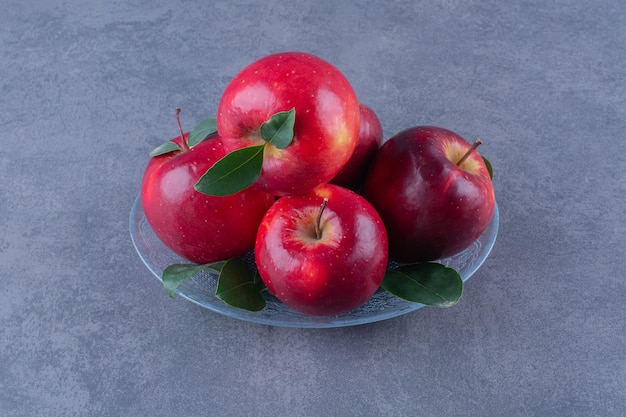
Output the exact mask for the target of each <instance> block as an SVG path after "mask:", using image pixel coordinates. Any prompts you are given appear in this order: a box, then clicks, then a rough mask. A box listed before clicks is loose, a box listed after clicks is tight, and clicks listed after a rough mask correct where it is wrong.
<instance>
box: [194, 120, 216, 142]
mask: <svg viewBox="0 0 626 417" xmlns="http://www.w3.org/2000/svg"><path fill="white" fill-rule="evenodd" d="M215 132H217V123H216V121H215V119H205V120H203V121H201V122H200V123H198V124H197V125H196V126H195V127H194V128H193V130H192V131H191V132H189V137H188V138H187V144H188V145H189V146H195V145H197V144H198V143H200V142H202V141H203V140H205V139H206V138H207V137H208V136H209V135H211V134H213V133H215Z"/></svg>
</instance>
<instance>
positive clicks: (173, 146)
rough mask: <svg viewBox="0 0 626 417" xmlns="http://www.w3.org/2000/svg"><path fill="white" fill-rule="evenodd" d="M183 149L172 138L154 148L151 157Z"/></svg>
mask: <svg viewBox="0 0 626 417" xmlns="http://www.w3.org/2000/svg"><path fill="white" fill-rule="evenodd" d="M182 150H183V149H182V148H181V147H180V146H178V144H177V143H176V142H173V141H171V140H170V141H168V142H165V143H163V144H161V145H159V146H157V147H156V148H154V149H153V150H152V151H151V152H150V157H155V156H159V155H165V154H166V153H170V152H174V151H182Z"/></svg>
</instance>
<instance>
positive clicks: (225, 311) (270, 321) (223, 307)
mask: <svg viewBox="0 0 626 417" xmlns="http://www.w3.org/2000/svg"><path fill="white" fill-rule="evenodd" d="M138 215H140V216H138ZM136 217H140V218H141V219H142V220H145V215H144V214H143V208H142V207H141V198H140V195H138V196H137V197H136V198H135V200H134V202H133V205H132V208H131V211H130V216H129V231H130V235H131V241H132V243H133V246H134V248H135V250H136V252H137V254H138V255H139V258H140V259H141V261H142V262H143V264H144V265H145V266H146V267H147V268H148V270H149V271H150V272H151V273H152V275H154V276H155V277H156V278H157V279H158V280H159V282H161V273H162V270H159V269H158V267H156V266H155V265H151V264H150V263H149V261H148V259H146V256H145V254H144V253H143V252H142V250H141V248H140V247H139V242H138V241H137V238H138V237H137V236H135V234H134V233H133V231H134V229H135V226H136V225H137V224H136V223H137V222H136V220H137V219H136ZM147 227H148V228H149V225H147ZM498 228H499V208H498V204H497V203H496V204H495V207H494V213H493V217H492V220H491V223H490V225H489V227H488V228H487V229H488V230H487V231H489V232H490V235H491V239H490V240H489V241H488V245H487V246H486V247H485V248H484V251H483V252H482V253H481V254H480V261H479V262H476V263H474V264H472V267H471V268H470V269H469V270H468V271H467V272H465V273H464V274H462V279H463V281H464V282H465V281H467V280H468V279H469V278H470V277H471V276H472V275H474V273H475V272H476V271H477V270H478V269H479V268H480V267H481V266H482V264H483V263H484V262H485V260H486V259H487V257H488V256H489V254H490V253H491V250H492V249H493V246H494V245H495V241H496V238H497V234H498ZM150 230H151V229H150ZM487 231H485V234H486V233H487ZM152 233H153V232H152ZM481 237H482V236H481ZM479 239H480V238H479ZM172 254H173V252H172ZM181 259H182V258H181ZM181 262H186V261H184V260H181ZM444 263H445V262H444ZM185 284H186V283H183V284H181V286H180V287H179V289H178V290H177V295H178V296H180V297H182V298H184V299H186V300H188V301H191V302H192V303H194V304H196V305H198V306H200V307H203V308H206V309H208V310H210V311H213V312H215V313H218V314H221V315H224V316H227V317H230V318H235V319H239V320H243V321H248V322H252V323H257V324H264V325H271V326H277V327H292V328H335V327H347V326H355V325H361V324H367V323H375V322H378V321H383V320H388V319H391V318H394V317H399V316H401V315H404V314H408V313H410V312H413V311H415V310H418V309H420V308H421V307H423V305H422V304H419V303H412V302H409V301H404V300H399V302H400V303H402V305H403V306H404V308H402V309H393V310H391V309H390V311H382V312H380V311H379V312H377V313H376V314H373V315H371V316H369V317H366V318H365V319H364V318H363V317H355V318H353V319H351V318H350V317H349V314H350V313H346V314H344V315H340V316H323V317H316V316H306V315H302V317H301V320H300V321H284V320H280V319H277V318H276V317H266V316H263V315H259V314H257V313H255V312H250V311H246V310H242V309H238V308H236V307H232V306H229V305H227V304H225V303H223V302H222V301H221V300H218V299H217V297H215V296H214V295H213V297H215V299H216V300H218V301H219V303H216V305H211V304H208V303H204V302H202V301H200V300H197V299H195V298H194V297H193V294H189V293H187V292H186V291H185ZM379 291H384V290H379Z"/></svg>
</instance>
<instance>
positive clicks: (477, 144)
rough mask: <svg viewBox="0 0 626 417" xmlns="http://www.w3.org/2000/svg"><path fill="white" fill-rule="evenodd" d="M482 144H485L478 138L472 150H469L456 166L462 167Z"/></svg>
mask: <svg viewBox="0 0 626 417" xmlns="http://www.w3.org/2000/svg"><path fill="white" fill-rule="evenodd" d="M481 143H483V141H482V140H480V138H476V141H475V142H474V144H473V145H472V147H471V148H469V149H468V150H467V152H465V155H463V156H462V157H461V159H459V162H457V163H456V166H458V167H460V166H461V164H462V163H463V162H465V160H466V159H467V158H469V156H470V155H471V154H472V152H474V151H475V150H476V148H478V146H479V145H480V144H481Z"/></svg>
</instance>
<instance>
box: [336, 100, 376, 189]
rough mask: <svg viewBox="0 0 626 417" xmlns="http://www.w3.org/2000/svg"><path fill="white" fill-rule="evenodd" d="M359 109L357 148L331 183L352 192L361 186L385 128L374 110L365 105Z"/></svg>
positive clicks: (361, 105)
mask: <svg viewBox="0 0 626 417" xmlns="http://www.w3.org/2000/svg"><path fill="white" fill-rule="evenodd" d="M359 109H360V112H361V124H360V127H359V140H358V142H357V145H356V148H355V149H354V152H353V153H352V156H351V157H350V159H349V160H348V162H347V163H346V164H345V165H344V167H343V168H342V169H341V171H339V173H338V174H337V175H335V177H334V178H333V179H332V180H331V181H330V183H331V184H337V185H341V186H343V187H346V188H350V189H351V190H356V189H358V188H359V187H360V186H361V183H362V182H363V179H364V178H365V174H366V173H367V169H368V167H369V165H370V163H371V162H372V159H374V156H375V155H376V151H378V148H380V145H382V143H383V126H382V124H381V123H380V119H379V118H378V116H377V115H376V113H375V112H374V110H372V109H371V108H370V107H368V106H366V105H365V104H359Z"/></svg>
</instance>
